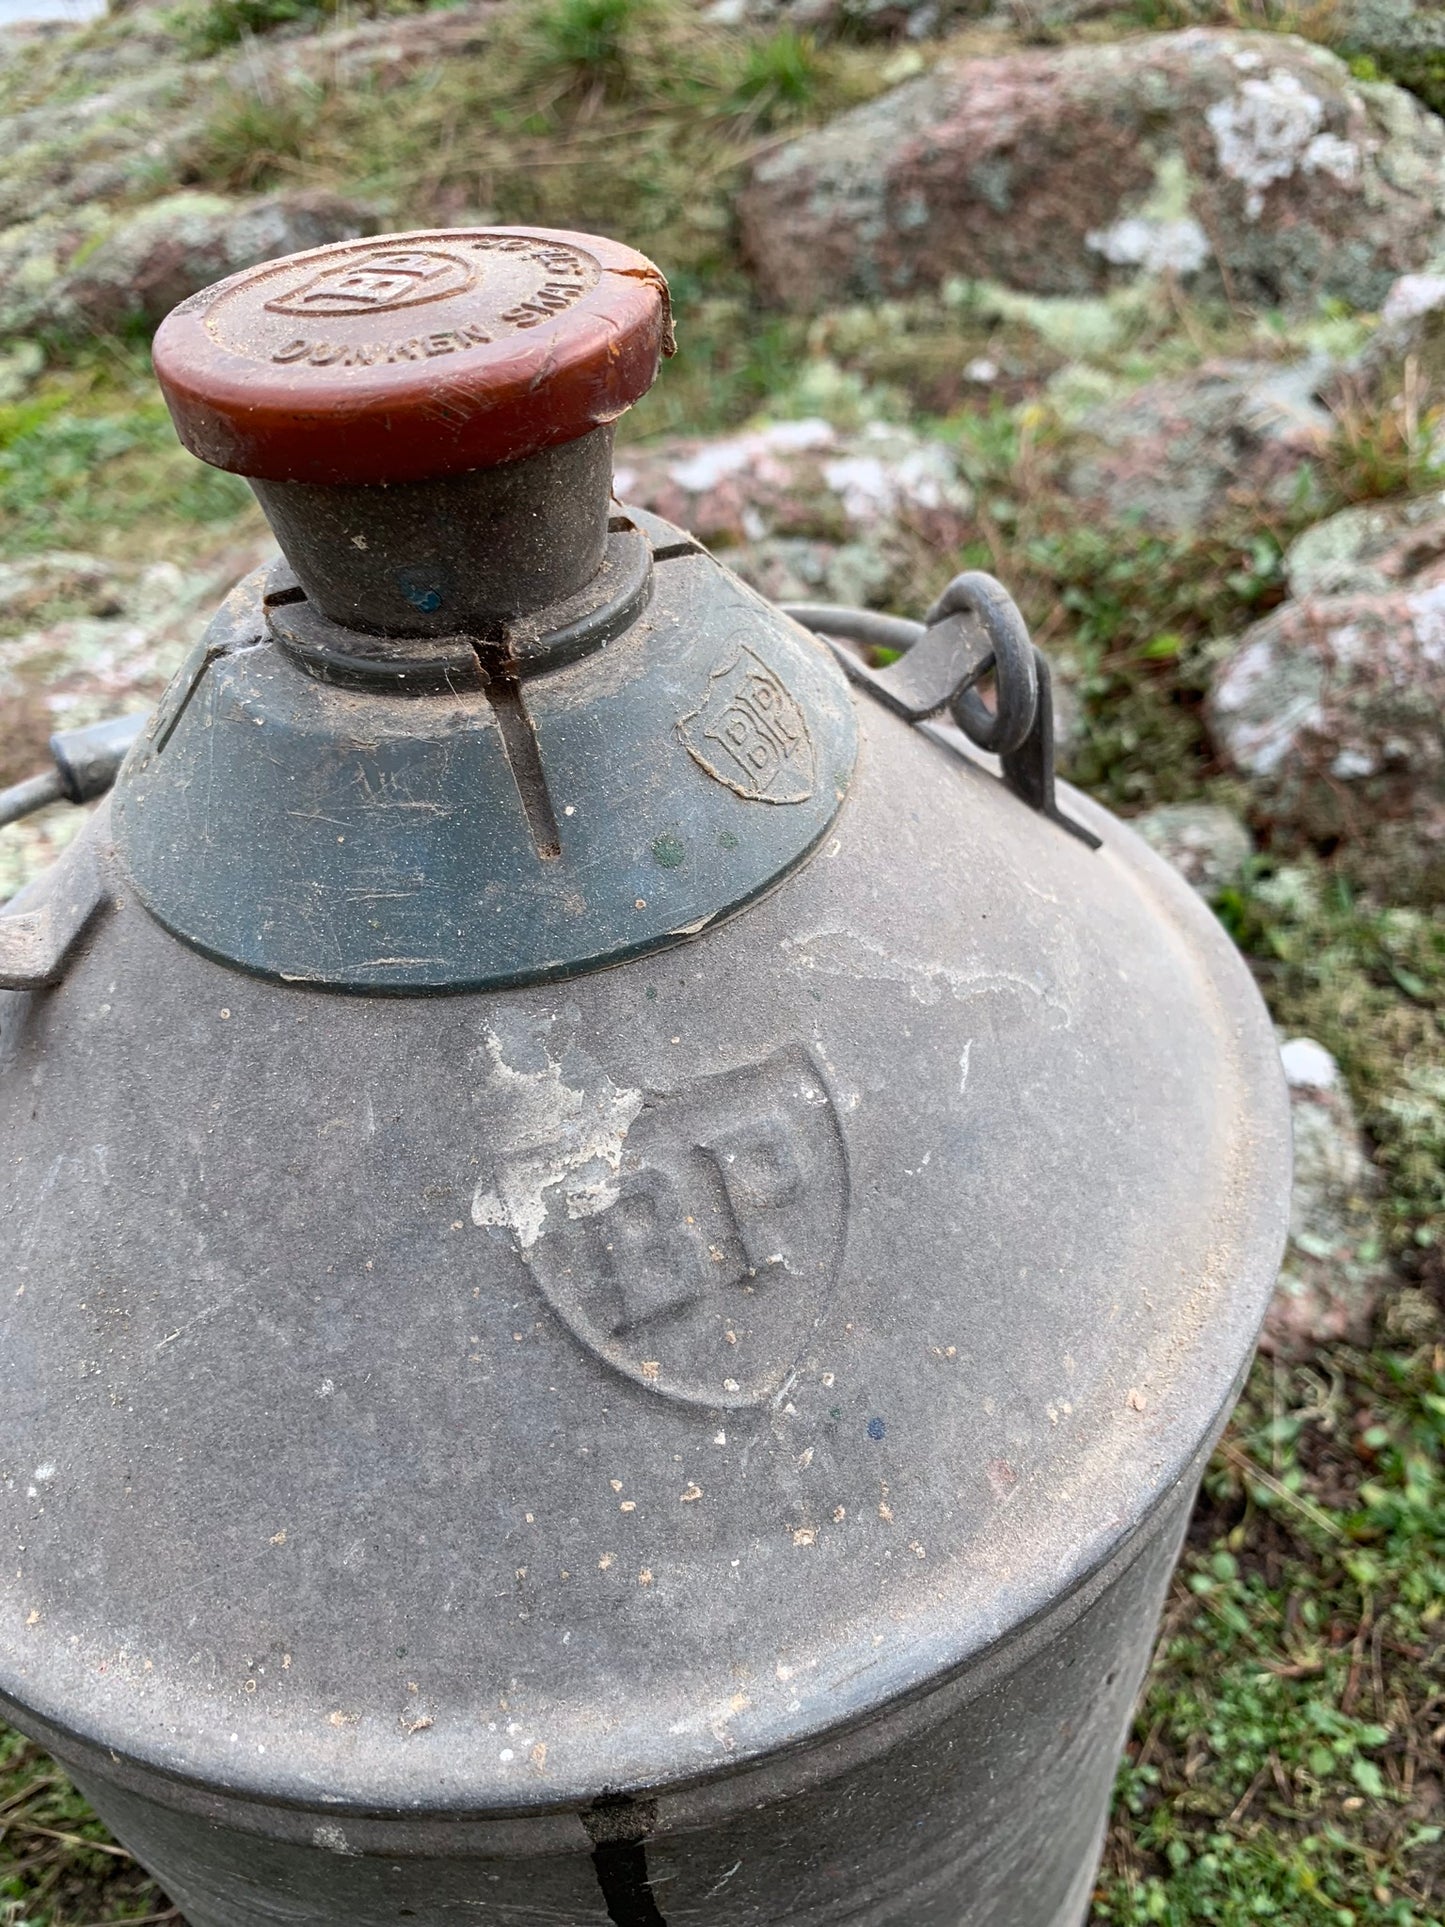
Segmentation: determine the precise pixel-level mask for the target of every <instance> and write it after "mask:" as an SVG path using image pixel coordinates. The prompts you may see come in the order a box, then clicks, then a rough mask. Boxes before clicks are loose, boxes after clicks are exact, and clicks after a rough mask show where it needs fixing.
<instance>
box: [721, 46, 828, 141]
mask: <svg viewBox="0 0 1445 1927" xmlns="http://www.w3.org/2000/svg"><path fill="white" fill-rule="evenodd" d="M823 71H824V69H823V61H822V59H821V57H820V55H819V52H818V45H817V42H816V41H815V40H814V39H813V38H812V36H811V35H809V34H802V33H797V32H795V31H794V29H793V28H791V27H784V28H783V29H781V31H780V32H778V33H775V34H773V35H772V36H771V37H770V38H769V39H767V40H752V41H749V42H748V43H747V45H746V49H745V51H744V54H743V59H742V66H741V69H740V71H739V73H738V76H737V78H736V80H735V81H734V82H733V84H732V89H731V95H732V102H733V105H734V108H735V110H736V111H737V113H738V114H740V115H741V116H742V117H743V118H744V119H746V120H747V121H748V122H749V123H750V124H751V125H753V126H755V127H772V126H775V125H777V124H778V123H779V122H780V121H783V120H786V119H789V118H791V117H793V116H795V115H797V114H801V113H804V112H806V111H807V109H808V108H809V107H810V106H811V105H812V104H813V102H814V100H815V99H816V97H817V94H818V91H819V88H820V86H821V84H822V78H823Z"/></svg>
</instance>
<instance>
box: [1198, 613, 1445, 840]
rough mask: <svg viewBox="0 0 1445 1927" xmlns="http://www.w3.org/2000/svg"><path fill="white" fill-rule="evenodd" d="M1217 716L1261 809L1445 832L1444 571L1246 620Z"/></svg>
mask: <svg viewBox="0 0 1445 1927" xmlns="http://www.w3.org/2000/svg"><path fill="white" fill-rule="evenodd" d="M1208 715H1209V724H1210V729H1211V731H1212V733H1213V736H1214V739H1215V742H1216V743H1217V745H1218V746H1219V748H1220V750H1221V751H1222V753H1223V754H1224V756H1225V758H1226V759H1227V761H1228V762H1229V763H1230V764H1231V765H1232V766H1233V768H1234V769H1235V770H1237V771H1238V772H1239V774H1240V775H1242V776H1244V777H1247V778H1248V779H1249V781H1250V784H1251V787H1252V790H1253V794H1254V800H1255V806H1256V810H1257V812H1258V814H1259V815H1260V816H1261V817H1262V818H1264V819H1266V820H1267V821H1269V822H1271V823H1273V824H1276V825H1281V826H1284V827H1286V828H1287V829H1288V830H1290V831H1291V832H1292V833H1294V834H1296V835H1301V836H1305V837H1310V838H1319V839H1323V838H1337V837H1344V838H1352V837H1358V836H1360V835H1361V834H1362V833H1365V832H1369V833H1371V834H1373V833H1375V832H1377V831H1379V830H1380V829H1381V828H1382V827H1383V826H1384V825H1386V824H1388V823H1390V822H1395V823H1401V824H1404V825H1407V826H1408V828H1409V831H1410V835H1411V840H1412V841H1413V843H1414V844H1415V846H1416V849H1417V851H1419V852H1420V854H1421V856H1422V860H1423V859H1424V856H1425V854H1426V851H1427V850H1429V849H1434V850H1438V849H1439V848H1440V847H1441V845H1442V842H1445V582H1440V581H1436V582H1434V583H1433V584H1432V585H1431V586H1429V587H1422V588H1413V589H1408V588H1402V589H1395V590H1390V591H1387V592H1386V593H1383V594H1375V595H1369V594H1365V595H1307V596H1304V597H1302V598H1301V599H1300V600H1298V601H1296V602H1290V603H1287V604H1286V605H1285V606H1284V607H1283V608H1281V609H1279V610H1276V611H1275V613H1274V614H1272V615H1270V616H1267V617H1266V618H1265V619H1264V620H1263V621H1262V622H1258V623H1256V624H1254V626H1253V627H1252V628H1250V629H1248V630H1246V631H1245V633H1244V634H1243V635H1242V636H1241V637H1240V638H1239V639H1238V641H1237V642H1236V643H1235V644H1234V645H1233V647H1232V648H1231V649H1230V651H1229V652H1228V654H1227V655H1226V656H1225V658H1224V660H1223V662H1222V664H1221V666H1220V668H1219V670H1218V672H1217V674H1216V676H1215V680H1214V684H1213V687H1212V689H1211V692H1210V697H1209V704H1208Z"/></svg>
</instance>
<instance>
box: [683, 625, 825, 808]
mask: <svg viewBox="0 0 1445 1927" xmlns="http://www.w3.org/2000/svg"><path fill="white" fill-rule="evenodd" d="M678 731H679V733H680V735H681V737H682V740H683V743H684V744H685V745H686V747H687V751H688V754H689V755H690V756H691V757H692V758H693V760H694V761H695V762H698V763H700V764H701V765H702V767H703V768H704V769H705V770H706V771H707V773H708V775H709V776H715V777H716V778H717V780H718V782H719V783H726V785H727V787H728V788H729V789H730V790H736V791H737V793H738V795H739V796H745V797H747V798H748V799H749V801H750V802H755V803H806V802H807V800H808V798H809V797H810V796H811V795H812V794H813V786H814V783H815V781H816V773H815V769H814V759H813V739H812V737H811V736H809V734H808V725H807V722H806V720H805V719H804V716H803V712H802V709H801V708H800V707H799V705H798V702H797V700H796V699H795V697H794V696H793V694H792V692H791V691H790V690H789V689H788V688H787V687H786V685H785V684H784V682H783V680H782V678H781V677H780V676H779V675H778V674H777V672H776V670H773V669H770V668H769V667H768V665H767V663H765V662H764V661H763V659H762V657H761V656H759V655H758V654H757V653H756V652H755V651H754V650H752V649H749V648H748V647H747V646H746V645H745V644H742V643H740V644H739V645H738V647H737V648H736V649H735V650H734V651H733V653H732V654H731V655H729V656H726V657H725V658H724V659H723V661H722V662H720V663H719V664H718V666H717V668H716V669H714V670H713V672H712V675H711V676H710V677H709V678H708V686H707V693H706V695H705V697H704V698H703V701H702V702H701V704H700V705H699V706H698V707H697V708H696V709H694V710H693V711H692V712H691V713H690V714H689V715H686V716H684V717H683V718H682V720H681V721H680V722H679V724H678Z"/></svg>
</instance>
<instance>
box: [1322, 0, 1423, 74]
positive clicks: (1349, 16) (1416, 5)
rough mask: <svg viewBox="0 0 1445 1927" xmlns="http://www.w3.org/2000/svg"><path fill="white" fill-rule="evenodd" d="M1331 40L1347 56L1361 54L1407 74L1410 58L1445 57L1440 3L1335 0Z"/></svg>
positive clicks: (1398, 0)
mask: <svg viewBox="0 0 1445 1927" xmlns="http://www.w3.org/2000/svg"><path fill="white" fill-rule="evenodd" d="M1330 28H1331V35H1330V37H1331V39H1332V40H1333V41H1334V43H1335V45H1336V46H1338V47H1340V48H1341V49H1342V50H1343V51H1344V52H1345V53H1348V54H1365V55H1368V56H1369V57H1370V58H1372V59H1374V60H1376V61H1380V62H1383V63H1385V64H1386V66H1387V68H1390V67H1396V66H1398V67H1400V68H1401V69H1403V70H1404V71H1406V72H1408V67H1407V66H1406V63H1407V62H1408V61H1410V60H1411V59H1419V60H1421V61H1422V62H1423V61H1424V60H1425V59H1426V58H1428V56H1429V55H1431V54H1439V55H1441V56H1442V57H1445V13H1442V12H1441V9H1440V0H1335V5H1334V12H1333V16H1332V18H1331V21H1330Z"/></svg>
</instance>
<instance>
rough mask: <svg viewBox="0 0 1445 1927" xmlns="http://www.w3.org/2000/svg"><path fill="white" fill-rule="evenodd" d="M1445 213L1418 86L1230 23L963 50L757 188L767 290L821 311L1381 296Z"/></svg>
mask: <svg viewBox="0 0 1445 1927" xmlns="http://www.w3.org/2000/svg"><path fill="white" fill-rule="evenodd" d="M1442 213H1445V125H1442V123H1441V122H1440V121H1439V120H1437V119H1436V117H1435V116H1434V115H1433V114H1431V113H1429V112H1428V111H1427V110H1426V109H1425V108H1424V107H1423V106H1421V105H1420V103H1419V102H1418V101H1417V100H1415V99H1414V98H1413V97H1412V96H1411V95H1409V94H1406V93H1404V92H1403V91H1402V90H1400V89H1398V88H1395V87H1390V86H1387V85H1381V84H1375V83H1362V82H1357V81H1355V80H1354V79H1353V78H1352V76H1351V74H1350V71H1349V69H1348V68H1347V67H1346V65H1345V64H1344V62H1343V61H1341V60H1339V59H1338V58H1336V57H1335V56H1334V55H1333V54H1330V53H1328V52H1326V51H1325V50H1324V49H1323V48H1320V47H1314V46H1310V45H1308V44H1306V43H1305V42H1303V41H1300V40H1296V39H1294V38H1292V37H1289V36H1282V35H1269V34H1249V33H1233V32H1226V31H1212V30H1206V29H1190V30H1189V31H1186V32H1183V33H1176V34H1157V35H1149V36H1144V37H1140V38H1136V39H1132V40H1125V41H1121V42H1118V43H1112V44H1100V45H1071V46H1066V47H1063V48H1060V49H1049V50H1046V51H1031V52H1026V53H1017V54H1008V55H1002V56H999V57H996V58H989V59H960V60H953V61H947V60H945V61H943V62H941V63H940V64H939V65H938V66H936V67H935V68H934V69H933V70H932V71H931V72H930V73H928V74H926V75H923V76H921V77H919V78H917V79H915V80H911V81H909V82H907V83H906V84H905V85H903V86H901V87H899V88H896V89H894V90H893V91H892V92H891V93H888V94H886V95H883V96H882V97H881V98H879V99H877V100H874V101H872V102H870V103H868V104H867V105H866V106H863V107H860V108H857V109H855V110H854V111H853V112H851V113H848V114H845V115H843V116H842V117H841V118H840V119H838V120H837V121H835V122H833V123H832V124H831V125H830V126H828V127H825V128H822V129H820V130H818V131H817V132H815V133H810V134H806V135H804V136H802V137H801V138H800V139H798V140H795V141H792V142H789V143H788V144H786V145H785V146H783V147H782V148H780V149H778V150H776V151H774V152H772V153H770V154H768V155H766V156H765V157H764V158H763V159H762V160H760V161H759V162H758V163H757V164H756V166H755V168H754V171H753V175H752V178H751V181H750V183H749V185H748V187H747V189H746V190H745V192H744V194H743V197H742V201H741V217H742V228H743V235H744V240H745V244H746V246H747V248H748V251H749V253H750V256H751V258H752V260H753V263H754V265H755V268H756V271H757V274H758V277H759V280H760V282H761V284H762V286H763V288H764V290H765V292H766V293H767V294H768V295H769V296H770V297H771V298H772V299H773V300H775V301H778V302H779V303H782V304H785V305H788V306H792V307H798V308H805V309H817V308H820V307H825V306H828V305H830V304H836V303H838V302H840V301H846V300H850V299H873V298H879V297H887V296H891V295H896V294H909V293H916V292H921V291H923V290H925V289H927V288H930V287H937V286H939V285H941V284H942V283H943V282H945V281H947V280H949V279H950V278H952V277H957V276H966V277H970V278H974V279H986V280H991V281H997V282H1001V283H1002V284H1003V285H1005V286H1007V287H1011V288H1016V289H1022V290H1024V291H1026V292H1030V293H1036V294H1046V295H1089V294H1097V293H1100V292H1102V291H1104V290H1106V289H1107V288H1109V287H1111V286H1115V285H1118V284H1119V283H1120V282H1126V283H1127V282H1132V281H1136V280H1138V279H1140V278H1141V277H1149V276H1157V275H1160V274H1170V275H1172V276H1174V277H1175V278H1177V279H1179V280H1181V281H1186V282H1189V283H1191V284H1192V285H1194V286H1197V287H1199V288H1201V289H1203V290H1206V291H1209V292H1213V293H1216V294H1220V295H1227V296H1228V297H1229V298H1230V299H1232V300H1234V301H1236V302H1251V303H1257V304H1260V305H1263V306H1270V307H1285V308H1293V309H1297V310H1304V311H1310V310H1313V309H1314V308H1315V306H1316V304H1317V303H1318V301H1319V300H1320V298H1321V297H1322V296H1326V295H1332V296H1335V297H1338V298H1341V299H1343V300H1345V301H1348V302H1350V303H1351V304H1353V305H1354V306H1356V307H1359V308H1363V309H1365V310H1367V311H1373V310H1374V309H1376V308H1377V307H1378V306H1379V303H1380V302H1381V301H1382V300H1383V298H1384V295H1385V292H1386V290H1387V289H1388V287H1389V285H1390V283H1391V282H1392V281H1393V280H1394V279H1395V278H1396V277H1397V276H1398V275H1400V274H1402V273H1406V272H1409V271H1411V270H1414V269H1418V268H1420V267H1422V266H1424V265H1425V263H1426V262H1427V261H1428V260H1429V259H1430V257H1431V255H1432V253H1433V252H1434V250H1435V248H1436V247H1437V246H1438V245H1439V237H1440V234H1441V227H1442Z"/></svg>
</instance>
